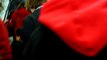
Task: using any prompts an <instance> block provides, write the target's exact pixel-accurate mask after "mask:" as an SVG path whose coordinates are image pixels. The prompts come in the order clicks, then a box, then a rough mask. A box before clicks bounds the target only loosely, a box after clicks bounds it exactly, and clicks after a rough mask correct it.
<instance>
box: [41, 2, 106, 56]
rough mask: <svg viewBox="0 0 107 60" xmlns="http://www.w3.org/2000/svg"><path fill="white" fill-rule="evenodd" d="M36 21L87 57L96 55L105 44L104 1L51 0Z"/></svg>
mask: <svg viewBox="0 0 107 60" xmlns="http://www.w3.org/2000/svg"><path fill="white" fill-rule="evenodd" d="M39 22H40V23H41V24H43V25H45V26H47V27H48V28H49V29H51V30H52V31H54V32H55V33H56V34H57V35H58V36H59V37H60V38H62V40H63V41H64V42H65V43H66V44H67V45H68V46H69V47H71V48H73V49H74V50H76V51H77V52H79V53H81V54H84V55H86V56H95V55H96V54H97V53H98V52H100V50H101V49H103V48H104V46H106V44H107V0H50V1H48V2H46V3H45V4H44V6H43V8H42V9H41V13H40V18H39Z"/></svg>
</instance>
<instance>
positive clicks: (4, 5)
mask: <svg viewBox="0 0 107 60" xmlns="http://www.w3.org/2000/svg"><path fill="white" fill-rule="evenodd" d="M8 4H9V0H4V2H3V7H4V10H3V11H2V12H1V13H0V18H1V19H2V20H3V19H4V16H5V13H6V10H7V7H8Z"/></svg>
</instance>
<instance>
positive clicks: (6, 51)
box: [0, 20, 12, 60]
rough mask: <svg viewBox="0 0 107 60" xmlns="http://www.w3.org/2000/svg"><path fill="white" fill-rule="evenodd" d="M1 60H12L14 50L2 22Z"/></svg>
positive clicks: (0, 25) (0, 34) (0, 32)
mask: <svg viewBox="0 0 107 60" xmlns="http://www.w3.org/2000/svg"><path fill="white" fill-rule="evenodd" d="M0 60H12V50H11V46H10V42H9V38H8V32H7V30H6V28H5V26H4V24H3V23H2V21H1V20H0Z"/></svg>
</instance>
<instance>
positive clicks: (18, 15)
mask: <svg viewBox="0 0 107 60" xmlns="http://www.w3.org/2000/svg"><path fill="white" fill-rule="evenodd" d="M29 14H30V12H29V11H27V10H26V9H25V8H21V9H19V10H16V11H15V12H14V13H13V14H12V18H11V20H10V26H11V27H13V26H15V31H16V30H17V29H19V28H20V27H22V25H23V21H24V19H25V18H26V17H27V16H28V15H29Z"/></svg>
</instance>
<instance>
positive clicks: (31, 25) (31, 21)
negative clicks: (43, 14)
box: [21, 0, 43, 45]
mask: <svg viewBox="0 0 107 60" xmlns="http://www.w3.org/2000/svg"><path fill="white" fill-rule="evenodd" d="M35 1H36V0H35ZM37 1H38V4H39V3H40V2H39V1H40V0H37ZM41 1H42V0H41ZM36 4H37V3H35V5H36ZM38 4H37V5H38ZM42 4H43V2H41V6H39V7H37V8H36V9H35V11H34V12H33V13H32V14H30V15H29V16H28V17H27V18H26V19H25V20H24V24H23V28H22V34H21V36H22V40H23V45H25V44H26V42H27V41H28V40H29V38H30V35H31V33H32V32H33V31H34V30H35V29H36V27H37V26H38V24H39V23H38V18H39V11H40V9H41V8H42V7H43V6H42Z"/></svg>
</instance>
